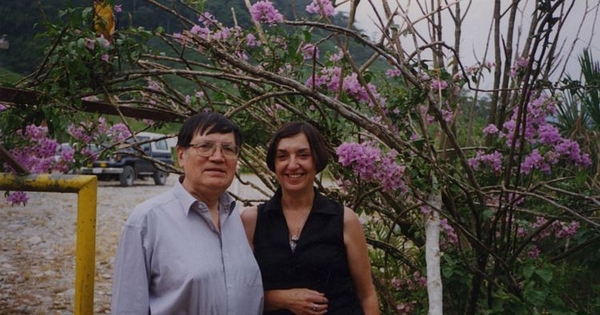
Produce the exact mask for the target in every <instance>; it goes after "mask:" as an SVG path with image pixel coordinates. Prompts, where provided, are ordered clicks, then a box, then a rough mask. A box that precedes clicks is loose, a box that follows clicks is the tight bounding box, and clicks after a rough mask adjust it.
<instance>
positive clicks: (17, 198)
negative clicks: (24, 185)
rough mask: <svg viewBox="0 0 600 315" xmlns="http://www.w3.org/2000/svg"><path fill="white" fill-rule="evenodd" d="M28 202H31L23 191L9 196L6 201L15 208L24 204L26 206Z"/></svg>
mask: <svg viewBox="0 0 600 315" xmlns="http://www.w3.org/2000/svg"><path fill="white" fill-rule="evenodd" d="M28 200H29V197H27V194H25V193H24V192H22V191H15V192H11V193H9V194H8V197H6V201H8V202H10V204H11V205H13V206H15V205H17V206H18V205H20V204H23V206H26V205H27V201H28Z"/></svg>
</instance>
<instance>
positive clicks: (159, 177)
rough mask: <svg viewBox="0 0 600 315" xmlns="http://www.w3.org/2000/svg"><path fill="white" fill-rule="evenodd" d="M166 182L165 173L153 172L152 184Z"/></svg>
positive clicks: (161, 184)
mask: <svg viewBox="0 0 600 315" xmlns="http://www.w3.org/2000/svg"><path fill="white" fill-rule="evenodd" d="M166 182H167V173H166V172H163V171H156V172H154V184H156V185H160V186H163V185H164V184H165V183H166Z"/></svg>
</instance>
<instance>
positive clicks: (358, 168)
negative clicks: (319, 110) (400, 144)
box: [336, 143, 406, 191]
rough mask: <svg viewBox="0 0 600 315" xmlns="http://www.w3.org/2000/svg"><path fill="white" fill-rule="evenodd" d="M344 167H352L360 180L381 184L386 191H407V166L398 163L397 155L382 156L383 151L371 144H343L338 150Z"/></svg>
mask: <svg viewBox="0 0 600 315" xmlns="http://www.w3.org/2000/svg"><path fill="white" fill-rule="evenodd" d="M336 154H337V156H338V161H339V163H340V164H341V165H342V166H346V167H351V168H352V170H353V171H354V173H355V174H357V175H358V176H359V177H360V178H362V179H364V180H366V181H369V182H376V183H380V184H381V185H382V187H383V189H384V190H385V191H396V190H400V191H405V190H406V185H405V182H404V180H403V178H404V171H405V168H406V167H405V166H403V165H398V164H397V163H396V156H397V153H396V152H395V151H391V152H389V153H388V154H386V155H382V152H381V149H379V148H377V147H375V146H373V145H372V144H370V143H343V144H342V145H340V146H339V147H338V148H337V149H336Z"/></svg>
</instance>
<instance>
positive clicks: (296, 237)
mask: <svg viewBox="0 0 600 315" xmlns="http://www.w3.org/2000/svg"><path fill="white" fill-rule="evenodd" d="M309 216H310V212H309V213H308V214H307V215H306V216H305V217H304V219H303V220H302V224H300V226H298V228H297V229H296V233H294V234H292V236H290V249H291V251H292V253H294V252H295V251H296V247H297V246H298V241H299V240H300V235H301V234H302V229H303V228H304V224H305V223H306V220H308V217H309Z"/></svg>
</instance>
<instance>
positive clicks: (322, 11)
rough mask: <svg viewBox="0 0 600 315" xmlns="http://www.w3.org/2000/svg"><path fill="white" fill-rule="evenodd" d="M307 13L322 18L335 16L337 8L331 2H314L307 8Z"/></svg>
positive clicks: (322, 0) (324, 0)
mask: <svg viewBox="0 0 600 315" xmlns="http://www.w3.org/2000/svg"><path fill="white" fill-rule="evenodd" d="M306 12H308V13H312V14H319V15H321V16H333V15H334V14H335V8H334V7H333V4H332V3H331V1H330V0H313V1H312V2H311V3H310V4H309V5H307V6H306Z"/></svg>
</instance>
